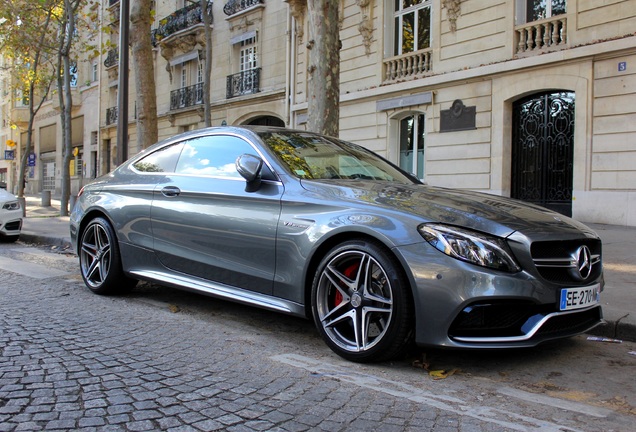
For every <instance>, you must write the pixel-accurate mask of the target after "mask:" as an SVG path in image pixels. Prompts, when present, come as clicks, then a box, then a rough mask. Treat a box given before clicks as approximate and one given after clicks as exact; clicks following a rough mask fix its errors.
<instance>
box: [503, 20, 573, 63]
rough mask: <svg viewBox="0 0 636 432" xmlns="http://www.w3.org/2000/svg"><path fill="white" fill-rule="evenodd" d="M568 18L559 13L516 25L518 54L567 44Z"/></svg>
mask: <svg viewBox="0 0 636 432" xmlns="http://www.w3.org/2000/svg"><path fill="white" fill-rule="evenodd" d="M567 24H568V22H567V18H566V16H565V15H557V16H554V17H551V18H547V19H544V20H540V21H533V22H530V23H527V24H524V25H521V26H517V27H515V36H516V38H517V54H520V53H524V52H529V51H540V50H545V49H548V48H557V47H558V46H561V45H566V44H567V41H568V38H567Z"/></svg>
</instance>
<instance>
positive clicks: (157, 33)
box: [151, 2, 212, 46]
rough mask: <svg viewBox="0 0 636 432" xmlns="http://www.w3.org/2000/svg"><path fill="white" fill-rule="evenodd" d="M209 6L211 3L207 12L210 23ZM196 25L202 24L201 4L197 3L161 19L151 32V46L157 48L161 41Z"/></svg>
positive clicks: (209, 7)
mask: <svg viewBox="0 0 636 432" xmlns="http://www.w3.org/2000/svg"><path fill="white" fill-rule="evenodd" d="M211 6H212V2H209V4H208V12H209V15H210V22H212V7H211ZM197 24H203V13H202V12H201V4H200V3H199V2H197V3H193V4H191V5H189V6H186V7H184V8H181V9H179V10H177V11H175V12H173V13H172V14H170V15H168V16H167V17H165V18H163V19H161V20H160V21H159V27H158V28H156V29H154V30H152V37H151V39H152V44H153V46H157V44H159V42H161V41H162V40H164V39H166V38H169V37H170V36H172V35H174V34H175V33H178V32H180V31H182V30H186V29H188V28H190V27H193V26H195V25H197Z"/></svg>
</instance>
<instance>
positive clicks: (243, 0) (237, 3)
mask: <svg viewBox="0 0 636 432" xmlns="http://www.w3.org/2000/svg"><path fill="white" fill-rule="evenodd" d="M264 3H265V0H230V1H229V2H227V3H225V6H223V13H224V14H225V15H227V16H232V15H234V14H237V13H239V12H241V11H244V10H245V9H249V8H251V7H252V6H256V5H259V4H264Z"/></svg>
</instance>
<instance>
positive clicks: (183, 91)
mask: <svg viewBox="0 0 636 432" xmlns="http://www.w3.org/2000/svg"><path fill="white" fill-rule="evenodd" d="M202 103H203V83H198V84H195V85H192V86H189V87H183V88H180V89H178V90H173V91H171V92H170V109H171V110H176V109H179V108H186V107H191V106H194V105H200V104H202Z"/></svg>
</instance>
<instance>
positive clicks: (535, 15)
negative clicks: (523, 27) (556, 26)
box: [515, 0, 567, 25]
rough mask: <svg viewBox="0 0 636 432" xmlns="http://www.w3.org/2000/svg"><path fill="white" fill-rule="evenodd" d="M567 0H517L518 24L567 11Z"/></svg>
mask: <svg viewBox="0 0 636 432" xmlns="http://www.w3.org/2000/svg"><path fill="white" fill-rule="evenodd" d="M566 9H567V0H517V16H516V17H515V18H516V21H517V25H520V24H525V23H528V22H532V21H539V20H542V19H546V18H551V17H553V16H557V15H563V14H564V13H566Z"/></svg>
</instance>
